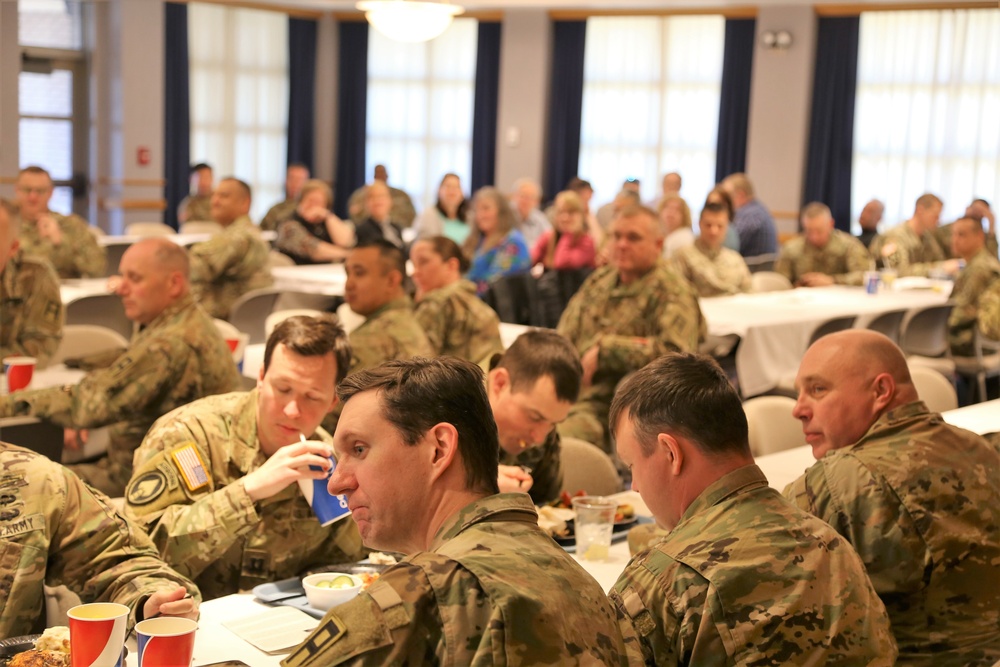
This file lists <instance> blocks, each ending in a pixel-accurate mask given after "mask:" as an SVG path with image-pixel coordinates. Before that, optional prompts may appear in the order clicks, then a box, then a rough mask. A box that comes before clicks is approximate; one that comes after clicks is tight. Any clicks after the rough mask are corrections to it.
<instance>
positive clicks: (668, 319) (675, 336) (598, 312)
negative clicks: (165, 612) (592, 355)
mask: <svg viewBox="0 0 1000 667" xmlns="http://www.w3.org/2000/svg"><path fill="white" fill-rule="evenodd" d="M558 331H559V333H561V334H562V335H564V336H566V337H567V338H568V339H569V340H570V342H572V343H573V345H574V346H576V349H577V351H578V352H579V353H580V355H581V356H582V355H583V354H584V353H585V352H586V351H587V350H589V349H590V348H591V347H592V346H594V345H598V346H599V347H600V353H599V355H598V362H597V372H596V373H594V378H593V382H592V384H591V386H589V387H585V388H584V389H583V391H582V392H581V395H580V400H579V401H577V403H576V405H574V406H573V408H572V409H571V410H570V413H569V417H568V418H567V419H566V421H564V422H563V423H562V424H560V425H559V433H560V434H562V436H563V437H564V438H571V437H572V438H580V439H581V440H584V441H586V442H590V443H593V444H595V445H597V446H598V447H602V448H603V449H604V451H610V450H611V440H610V437H609V434H608V425H607V421H608V410H609V409H610V406H611V398H612V397H613V396H614V391H615V386H616V385H617V384H618V382H619V381H620V380H621V379H622V378H623V377H625V375H627V374H628V373H631V372H632V371H635V370H638V369H640V368H642V367H643V366H645V365H646V364H648V363H649V362H650V361H652V360H653V359H656V358H657V357H659V356H661V355H663V354H665V353H667V352H670V351H672V350H676V351H681V352H692V351H695V350H697V349H698V343H699V342H701V341H703V340H704V339H705V334H706V332H707V326H706V324H705V318H704V317H703V316H702V314H701V308H699V307H698V297H697V295H696V294H695V292H694V289H693V288H692V287H691V284H690V283H688V281H687V280H685V279H684V278H682V277H681V276H679V275H678V274H677V273H676V272H675V271H674V270H673V269H672V268H670V266H669V265H668V264H667V262H666V260H663V259H660V260H658V261H657V263H656V265H655V266H654V267H653V268H652V269H651V270H650V271H649V273H647V274H646V275H644V276H643V277H642V278H639V279H638V280H636V281H634V282H633V283H631V284H629V285H619V284H618V271H617V269H615V268H614V267H613V266H605V267H602V268H599V269H597V270H596V271H594V272H593V273H592V274H590V277H589V278H587V281H586V282H585V283H584V284H583V286H582V287H581V288H580V290H579V291H578V292H577V293H576V294H575V295H574V296H573V298H572V299H570V302H569V305H567V306H566V310H565V312H563V314H562V317H561V318H559V327H558Z"/></svg>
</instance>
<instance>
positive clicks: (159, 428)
mask: <svg viewBox="0 0 1000 667" xmlns="http://www.w3.org/2000/svg"><path fill="white" fill-rule="evenodd" d="M350 361H351V348H350V344H349V343H348V342H347V334H345V333H344V330H343V328H342V327H341V326H340V324H339V323H338V322H337V321H336V319H335V318H334V317H333V316H331V315H323V316H320V317H315V318H313V317H302V316H298V317H291V318H289V319H287V320H285V321H283V322H281V323H280V324H278V326H276V327H275V328H274V331H272V332H271V335H270V336H269V337H268V339H267V345H266V346H265V350H264V365H263V366H262V367H261V370H260V377H259V378H258V379H257V388H256V389H254V390H253V391H249V392H236V393H231V394H223V395H221V396H210V397H208V398H203V399H201V400H198V401H194V402H193V403H189V404H188V405H185V406H183V407H180V408H178V409H176V410H174V411H172V412H169V413H167V414H166V415H165V416H163V417H161V418H160V419H158V420H157V421H156V423H155V424H153V427H152V428H151V429H150V430H149V433H147V434H146V437H145V438H144V439H143V441H142V445H141V446H140V447H139V449H138V450H137V451H136V453H135V472H134V473H133V475H132V481H131V482H130V483H129V486H128V489H127V491H126V493H125V502H126V511H127V512H128V514H129V516H131V517H134V518H135V519H136V520H137V521H138V522H139V523H141V524H142V525H143V526H144V527H145V529H146V530H147V531H148V532H149V535H150V537H152V538H153V542H154V543H155V544H156V546H157V548H158V549H159V550H160V554H161V555H162V556H163V558H164V560H166V561H167V562H168V563H170V564H171V565H172V566H173V567H174V568H175V569H177V571H178V572H183V573H184V574H185V575H187V576H189V577H191V578H192V579H194V580H195V581H196V582H197V583H198V586H199V587H200V588H201V592H202V593H203V594H204V595H205V597H207V598H215V597H219V596H222V595H229V594H230V593H237V592H239V591H243V590H249V589H251V588H253V587H254V586H256V585H258V584H262V583H267V582H273V581H278V580H280V579H285V578H287V577H295V576H298V575H299V574H301V573H302V572H303V571H304V570H306V569H308V568H311V567H316V566H320V565H326V564H330V563H342V562H349V561H354V560H356V559H358V558H359V557H361V555H362V554H361V538H360V536H359V535H358V529H357V527H356V526H355V525H354V522H353V521H351V520H350V519H343V520H341V521H338V522H336V523H334V524H331V525H328V526H325V527H324V526H322V525H321V524H320V522H319V521H318V520H317V519H316V517H315V515H314V514H313V512H312V510H311V508H310V507H309V503H308V502H306V499H305V497H303V495H302V493H301V492H300V491H299V488H298V486H297V484H296V483H297V482H298V481H299V480H312V479H322V478H324V477H326V476H327V475H328V474H329V468H330V462H329V460H328V457H329V456H330V455H331V454H332V451H333V450H332V447H331V445H332V443H333V438H332V437H331V436H330V434H329V433H327V432H326V431H324V430H323V429H322V428H320V425H319V424H320V421H322V419H323V417H325V416H326V414H327V413H328V412H330V410H332V409H333V407H334V406H335V405H336V404H337V394H336V385H337V383H338V382H340V381H341V380H343V379H344V375H345V374H346V373H347V367H348V365H349V364H350ZM304 439H308V441H303V440H304ZM187 461H195V462H196V463H195V465H194V466H193V467H192V466H191V465H189V464H186V463H185V462H187ZM310 465H312V466H316V469H315V470H313V469H310V468H309V466H310ZM170 480H183V482H182V483H180V484H177V483H173V484H171V483H170Z"/></svg>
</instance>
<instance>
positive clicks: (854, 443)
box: [784, 329, 1000, 667]
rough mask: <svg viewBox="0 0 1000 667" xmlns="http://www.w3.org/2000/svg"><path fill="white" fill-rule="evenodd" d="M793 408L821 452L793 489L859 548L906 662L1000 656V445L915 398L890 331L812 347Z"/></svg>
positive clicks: (844, 336)
mask: <svg viewBox="0 0 1000 667" xmlns="http://www.w3.org/2000/svg"><path fill="white" fill-rule="evenodd" d="M796 384H797V386H798V387H799V399H798V402H797V403H796V405H795V409H794V411H793V414H794V415H795V416H796V417H797V418H799V419H800V420H801V421H802V430H803V431H804V433H805V437H806V442H808V443H809V444H810V445H811V446H812V449H813V455H814V456H815V457H816V458H817V459H818V460H817V462H816V463H815V464H813V466H812V467H811V468H809V469H808V470H807V471H806V472H805V474H804V475H803V476H802V477H800V478H799V479H797V480H796V481H795V482H793V483H792V484H790V485H789V486H788V488H786V489H785V491H784V494H785V496H786V497H788V498H789V499H791V500H792V502H794V503H795V504H796V505H798V506H799V507H801V508H802V509H805V510H807V511H808V512H811V513H812V514H815V515H816V516H818V517H819V518H821V519H823V520H824V521H827V522H828V523H829V524H830V525H832V526H833V527H834V528H835V529H836V530H837V531H838V532H839V533H840V534H841V535H843V536H844V537H846V538H847V539H848V540H849V541H850V542H851V544H853V545H854V547H855V549H857V551H858V553H859V554H860V555H861V559H862V560H863V561H864V564H865V568H866V569H867V571H868V575H869V576H870V577H871V580H872V584H873V585H874V586H875V590H876V591H878V593H879V595H880V596H881V598H882V601H883V602H884V603H885V606H886V609H887V610H888V612H889V618H890V620H891V622H892V632H893V634H894V635H895V637H896V642H897V643H898V644H899V652H900V664H905V665H914V666H917V667H920V666H922V665H927V666H930V665H934V666H935V667H951V666H955V667H958V666H959V665H961V666H963V667H968V666H969V665H993V664H994V663H995V662H996V661H997V660H998V659H1000V587H998V586H996V585H995V583H996V581H997V564H998V563H1000V531H998V530H997V526H998V525H1000V476H998V475H997V470H1000V452H998V451H997V450H996V449H995V448H994V447H992V446H990V445H989V444H988V443H987V442H986V441H985V440H984V439H983V438H981V437H980V436H978V435H976V434H974V433H971V432H969V431H966V430H964V429H960V428H957V427H955V426H950V425H949V424H946V423H945V422H944V421H942V419H941V417H940V415H938V414H935V413H931V412H929V411H928V410H927V406H925V405H924V404H923V403H922V402H921V401H920V400H919V399H918V397H917V392H916V389H914V387H913V384H912V381H911V380H910V372H909V370H908V369H907V366H906V359H905V358H904V357H903V354H902V352H901V351H900V350H899V348H897V347H896V346H895V345H894V344H893V343H892V342H891V341H890V340H889V339H888V338H886V337H885V336H882V335H881V334H878V333H875V332H871V331H863V330H857V329H855V330H851V331H844V332H840V333H835V334H830V335H828V336H824V337H823V338H821V339H820V340H819V341H817V342H816V343H814V344H813V345H812V347H810V348H809V350H808V351H807V352H806V355H805V356H804V357H803V359H802V364H801V366H800V367H799V373H798V377H797V380H796Z"/></svg>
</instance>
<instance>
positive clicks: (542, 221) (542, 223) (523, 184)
mask: <svg viewBox="0 0 1000 667" xmlns="http://www.w3.org/2000/svg"><path fill="white" fill-rule="evenodd" d="M541 201H542V188H541V186H540V185H538V183H536V182H535V181H533V180H532V179H530V178H519V179H517V180H516V181H514V191H513V192H512V193H511V196H510V203H511V208H512V209H514V216H515V217H516V218H517V225H518V227H517V228H518V229H520V230H521V234H522V235H523V236H524V242H525V243H527V244H528V247H529V248H533V247H534V246H535V241H537V240H538V237H540V236H541V235H542V234H544V233H545V232H546V231H548V230H550V229H552V223H550V222H549V219H548V218H547V217H545V214H544V213H542V211H541V210H540V209H539V208H538V205H539V203H541Z"/></svg>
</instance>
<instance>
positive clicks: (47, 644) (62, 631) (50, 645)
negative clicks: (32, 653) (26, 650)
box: [35, 625, 69, 655]
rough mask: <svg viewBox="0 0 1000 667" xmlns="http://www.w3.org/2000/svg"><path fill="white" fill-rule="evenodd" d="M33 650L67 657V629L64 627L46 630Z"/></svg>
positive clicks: (59, 626)
mask: <svg viewBox="0 0 1000 667" xmlns="http://www.w3.org/2000/svg"><path fill="white" fill-rule="evenodd" d="M35 648H36V649H38V650H39V651H55V652H57V653H65V654H66V655H69V628H68V627H66V626H65V625H57V626H55V627H51V628H48V629H47V630H45V632H43V633H42V636H41V637H39V638H38V641H36V642H35Z"/></svg>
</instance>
